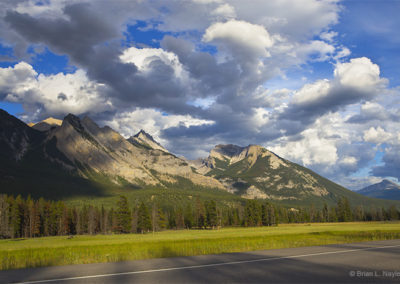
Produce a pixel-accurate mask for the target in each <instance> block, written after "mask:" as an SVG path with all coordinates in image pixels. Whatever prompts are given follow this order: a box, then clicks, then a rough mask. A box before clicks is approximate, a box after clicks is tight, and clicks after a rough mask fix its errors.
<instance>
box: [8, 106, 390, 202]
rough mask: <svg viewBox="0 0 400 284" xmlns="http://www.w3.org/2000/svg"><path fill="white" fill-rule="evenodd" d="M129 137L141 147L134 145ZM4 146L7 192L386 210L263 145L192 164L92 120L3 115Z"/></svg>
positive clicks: (219, 152) (227, 147)
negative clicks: (180, 196)
mask: <svg viewBox="0 0 400 284" xmlns="http://www.w3.org/2000/svg"><path fill="white" fill-rule="evenodd" d="M132 137H134V138H137V139H138V140H139V141H138V140H135V141H134V142H132V139H131V138H132ZM15 142H18V143H15ZM150 142H151V143H150ZM0 145H2V146H3V147H2V148H1V150H2V151H1V152H0V158H1V161H2V162H1V168H0V175H1V176H2V177H3V178H4V177H7V178H6V179H3V180H1V181H0V183H2V188H6V187H7V190H8V191H7V192H10V191H11V192H15V193H16V192H23V193H24V194H26V193H28V192H31V193H32V194H33V193H35V194H36V193H37V194H39V193H40V194H49V195H51V196H55V197H57V192H56V191H54V188H58V187H60V186H59V183H60V181H61V180H62V181H63V183H64V184H63V185H62V186H61V187H62V188H65V189H63V190H64V191H66V192H65V194H64V195H68V191H71V192H74V194H78V195H79V194H83V193H85V194H89V195H94V196H95V195H104V194H114V193H110V191H109V190H107V188H120V189H124V188H126V189H128V188H131V189H134V188H148V187H152V188H154V187H157V188H160V189H168V188H195V187H202V188H208V189H213V190H219V191H225V192H230V193H232V194H235V195H236V196H240V197H242V198H246V199H266V200H273V201H275V202H281V203H285V204H289V205H296V204H297V205H301V204H303V205H304V204H309V203H313V204H316V205H317V206H322V205H323V204H324V203H329V204H335V203H336V202H337V200H338V199H339V198H341V197H343V196H345V197H348V198H349V199H350V200H351V201H352V202H353V203H354V204H361V205H362V204H370V203H374V202H375V203H376V204H384V201H379V200H373V199H370V198H368V197H364V196H362V195H359V194H357V193H354V192H351V191H349V190H347V189H345V188H343V187H341V186H340V185H337V184H335V183H333V182H332V181H329V180H327V179H325V178H323V177H321V176H319V175H318V174H316V173H314V172H312V171H311V170H309V169H307V168H304V167H302V166H300V165H297V164H295V163H292V162H290V161H288V160H285V159H283V158H281V157H279V156H278V155H276V154H274V153H273V152H271V151H269V150H267V149H265V148H263V147H262V146H260V145H253V144H251V145H248V146H246V147H241V146H237V145H233V144H219V145H217V146H215V147H214V148H213V149H212V150H211V151H210V155H209V157H208V158H206V159H202V160H198V161H196V162H194V161H188V160H185V159H183V158H179V157H177V156H175V155H174V154H172V153H170V152H168V151H167V150H166V149H165V148H164V147H163V146H162V145H161V144H159V143H158V142H157V141H155V140H154V138H153V137H152V136H151V135H150V134H147V133H146V132H145V131H144V130H141V131H139V132H138V133H137V134H136V135H134V136H131V137H130V138H128V139H125V138H124V137H123V136H122V135H121V134H119V133H118V132H117V131H115V130H113V129H112V128H110V127H108V126H104V127H99V126H98V125H97V124H96V123H95V122H94V121H93V120H91V119H90V118H89V117H87V116H86V117H83V118H82V119H81V118H79V117H77V116H75V115H73V114H68V115H67V116H65V118H64V119H63V121H62V123H61V125H59V126H56V127H52V128H50V129H49V130H46V131H39V130H35V129H34V128H32V127H29V126H28V125H26V124H25V123H23V122H22V121H20V120H18V119H17V118H15V117H13V116H11V115H9V114H8V113H7V112H5V111H1V112H0ZM13 147H14V148H13ZM160 147H161V148H162V149H160ZM10 153H11V154H10ZM39 165H40V166H39ZM4 180H7V182H4ZM70 181H72V182H70ZM42 184H44V185H42ZM4 186H6V187H4ZM31 188H32V189H31ZM33 188H35V190H37V192H36V191H33ZM37 188H39V189H37ZM49 191H51V192H50V193H49ZM5 193H6V192H5ZM61 195H62V194H60V196H61Z"/></svg>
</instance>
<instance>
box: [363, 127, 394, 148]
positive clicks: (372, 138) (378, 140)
mask: <svg viewBox="0 0 400 284" xmlns="http://www.w3.org/2000/svg"><path fill="white" fill-rule="evenodd" d="M391 138H392V134H390V133H387V132H386V131H385V130H384V129H383V128H382V127H379V126H378V127H377V128H375V127H371V128H369V129H368V130H366V131H364V141H366V142H371V143H374V144H382V143H384V142H387V141H388V140H389V139H391Z"/></svg>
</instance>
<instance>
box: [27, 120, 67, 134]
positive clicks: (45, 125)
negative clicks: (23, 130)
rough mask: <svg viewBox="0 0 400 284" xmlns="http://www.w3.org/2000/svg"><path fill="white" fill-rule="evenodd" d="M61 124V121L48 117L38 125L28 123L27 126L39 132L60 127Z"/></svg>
mask: <svg viewBox="0 0 400 284" xmlns="http://www.w3.org/2000/svg"><path fill="white" fill-rule="evenodd" d="M61 124H62V120H60V119H57V118H53V117H48V118H46V119H44V120H42V121H40V122H38V123H28V126H30V127H32V128H33V129H36V130H39V131H48V130H50V129H52V128H54V127H59V126H61Z"/></svg>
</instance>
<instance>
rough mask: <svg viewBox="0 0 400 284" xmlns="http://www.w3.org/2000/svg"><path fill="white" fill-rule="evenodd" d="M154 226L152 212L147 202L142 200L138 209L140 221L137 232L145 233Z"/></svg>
mask: <svg viewBox="0 0 400 284" xmlns="http://www.w3.org/2000/svg"><path fill="white" fill-rule="evenodd" d="M151 228H152V225H151V218H150V212H149V209H148V208H147V206H146V204H144V202H142V203H141V204H140V206H139V209H138V222H137V232H138V233H144V232H149V231H150V230H151Z"/></svg>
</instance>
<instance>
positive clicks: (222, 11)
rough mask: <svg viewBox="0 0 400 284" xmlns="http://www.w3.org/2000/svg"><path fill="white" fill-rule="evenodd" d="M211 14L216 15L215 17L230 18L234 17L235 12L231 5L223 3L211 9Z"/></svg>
mask: <svg viewBox="0 0 400 284" xmlns="http://www.w3.org/2000/svg"><path fill="white" fill-rule="evenodd" d="M211 15H213V16H216V17H217V19H232V18H235V17H236V12H235V8H234V7H233V6H231V5H229V4H226V3H225V4H222V5H220V6H218V7H217V8H216V9H215V10H214V11H212V12H211Z"/></svg>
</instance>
